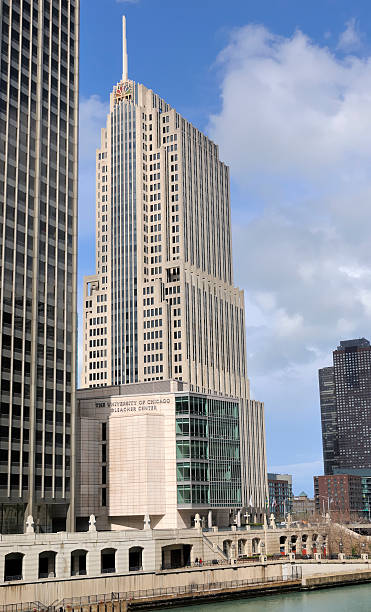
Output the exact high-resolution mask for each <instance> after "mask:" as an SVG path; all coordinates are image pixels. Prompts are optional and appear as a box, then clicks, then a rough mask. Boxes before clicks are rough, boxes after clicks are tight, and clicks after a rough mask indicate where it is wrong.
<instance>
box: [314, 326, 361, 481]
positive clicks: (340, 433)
mask: <svg viewBox="0 0 371 612" xmlns="http://www.w3.org/2000/svg"><path fill="white" fill-rule="evenodd" d="M319 388H320V403H321V420H322V443H323V458H324V468H325V474H334V473H337V474H339V473H346V470H347V469H368V468H370V470H371V346H370V343H369V341H368V340H366V339H365V338H360V339H355V340H345V341H342V342H340V345H339V346H338V348H337V349H336V350H335V351H334V352H333V367H329V368H323V369H321V370H319Z"/></svg>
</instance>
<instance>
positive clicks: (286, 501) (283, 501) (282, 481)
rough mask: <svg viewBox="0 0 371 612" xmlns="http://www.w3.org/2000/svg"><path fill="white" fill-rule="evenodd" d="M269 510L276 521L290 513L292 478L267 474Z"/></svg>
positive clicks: (286, 475)
mask: <svg viewBox="0 0 371 612" xmlns="http://www.w3.org/2000/svg"><path fill="white" fill-rule="evenodd" d="M268 490H269V510H270V512H271V513H273V514H274V515H275V517H276V518H278V519H284V518H285V517H286V516H287V514H289V513H291V512H292V476H291V475H290V474H272V473H269V474H268Z"/></svg>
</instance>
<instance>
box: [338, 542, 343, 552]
mask: <svg viewBox="0 0 371 612" xmlns="http://www.w3.org/2000/svg"><path fill="white" fill-rule="evenodd" d="M339 552H340V553H342V552H343V543H342V541H341V540H340V542H339Z"/></svg>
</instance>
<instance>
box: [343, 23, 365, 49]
mask: <svg viewBox="0 0 371 612" xmlns="http://www.w3.org/2000/svg"><path fill="white" fill-rule="evenodd" d="M345 25H346V28H345V30H344V32H342V33H341V34H340V36H339V42H338V49H341V50H343V51H346V52H348V51H355V50H357V49H359V47H360V46H361V34H360V32H359V30H358V27H357V21H356V19H355V18H354V17H353V18H352V19H350V20H349V21H347V23H346V24H345Z"/></svg>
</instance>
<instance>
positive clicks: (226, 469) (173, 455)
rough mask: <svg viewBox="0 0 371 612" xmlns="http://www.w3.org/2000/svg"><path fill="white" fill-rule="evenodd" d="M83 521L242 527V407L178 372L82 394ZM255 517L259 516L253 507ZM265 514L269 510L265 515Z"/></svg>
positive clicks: (103, 525)
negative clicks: (195, 387)
mask: <svg viewBox="0 0 371 612" xmlns="http://www.w3.org/2000/svg"><path fill="white" fill-rule="evenodd" d="M77 402H78V406H77V415H78V423H77V432H78V435H77V445H76V459H77V474H76V480H77V489H76V516H77V529H78V530H86V529H87V525H88V519H89V516H90V514H92V513H93V514H94V515H95V516H96V521H97V527H98V529H99V530H110V529H113V530H122V529H138V528H141V527H142V526H143V521H144V520H146V521H147V522H148V524H149V525H151V527H153V528H156V529H176V528H186V527H192V526H193V524H194V517H195V515H196V514H199V515H200V517H201V522H202V525H203V526H205V527H207V526H208V527H211V526H213V525H219V526H229V525H232V524H235V525H237V526H239V525H241V522H242V521H243V517H244V514H245V509H244V508H243V505H242V503H243V502H242V487H243V486H244V484H243V483H244V474H245V473H246V471H247V470H246V466H243V460H242V457H243V453H242V446H243V436H242V435H241V430H242V425H241V419H242V418H243V411H242V410H241V407H240V401H239V400H238V399H237V398H233V397H226V396H221V395H218V396H216V395H205V394H201V393H195V392H191V391H190V390H189V387H188V386H187V385H186V384H185V383H183V382H181V381H177V380H170V381H169V380H168V381H153V382H147V383H136V384H130V385H120V386H114V387H98V388H90V389H81V390H79V391H78V392H77ZM253 516H254V515H253ZM256 519H257V520H260V521H261V520H262V516H261V515H259V516H256Z"/></svg>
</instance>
